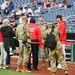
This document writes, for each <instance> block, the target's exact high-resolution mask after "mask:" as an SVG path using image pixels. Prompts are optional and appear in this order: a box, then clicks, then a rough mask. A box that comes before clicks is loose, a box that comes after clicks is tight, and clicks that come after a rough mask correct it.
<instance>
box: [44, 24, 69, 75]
mask: <svg viewBox="0 0 75 75" xmlns="http://www.w3.org/2000/svg"><path fill="white" fill-rule="evenodd" d="M51 25H52V28H53V30H54V32H53V34H54V35H55V39H56V41H57V45H56V48H55V49H54V50H51V49H50V48H48V50H49V58H50V66H51V75H55V74H56V70H57V69H56V58H58V59H59V61H60V63H61V65H62V69H63V71H64V72H65V75H68V71H67V70H68V68H67V64H66V62H65V60H64V54H63V51H62V44H61V42H60V39H59V35H60V32H59V30H58V29H57V28H56V27H55V26H54V24H53V23H51ZM52 28H51V27H49V28H48V29H47V30H46V31H45V32H43V39H44V40H46V36H47V34H50V32H51V30H52Z"/></svg>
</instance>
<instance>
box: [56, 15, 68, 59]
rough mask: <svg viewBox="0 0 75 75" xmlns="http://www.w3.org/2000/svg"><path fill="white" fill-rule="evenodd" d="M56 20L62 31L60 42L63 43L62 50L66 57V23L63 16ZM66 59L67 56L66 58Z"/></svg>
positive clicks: (58, 16)
mask: <svg viewBox="0 0 75 75" xmlns="http://www.w3.org/2000/svg"><path fill="white" fill-rule="evenodd" d="M56 20H57V22H58V29H59V31H60V41H61V43H62V50H63V52H64V56H65V43H66V38H67V35H66V22H65V21H64V20H63V19H62V16H61V15H57V16H56ZM65 58H66V56H65Z"/></svg>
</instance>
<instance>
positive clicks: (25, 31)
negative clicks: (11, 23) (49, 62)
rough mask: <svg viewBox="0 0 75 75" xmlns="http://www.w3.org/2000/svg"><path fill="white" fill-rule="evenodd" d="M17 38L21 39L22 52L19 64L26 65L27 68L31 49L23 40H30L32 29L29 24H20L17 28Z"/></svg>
mask: <svg viewBox="0 0 75 75" xmlns="http://www.w3.org/2000/svg"><path fill="white" fill-rule="evenodd" d="M16 38H17V39H18V41H19V49H20V54H19V58H18V63H17V64H18V65H24V66H25V68H27V64H28V61H29V56H30V52H31V50H30V49H28V48H27V47H26V46H25V45H24V44H23V43H22V40H23V39H25V40H26V41H28V42H30V30H29V28H28V26H27V25H24V24H20V25H18V26H17V28H16Z"/></svg>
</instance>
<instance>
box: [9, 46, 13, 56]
mask: <svg viewBox="0 0 75 75" xmlns="http://www.w3.org/2000/svg"><path fill="white" fill-rule="evenodd" d="M9 52H10V55H13V50H12V47H10V48H9Z"/></svg>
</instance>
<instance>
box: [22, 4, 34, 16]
mask: <svg viewBox="0 0 75 75" xmlns="http://www.w3.org/2000/svg"><path fill="white" fill-rule="evenodd" d="M23 13H25V14H26V15H27V14H28V13H31V14H32V16H34V14H33V11H32V9H31V8H28V6H27V5H25V6H24V7H23Z"/></svg>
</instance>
